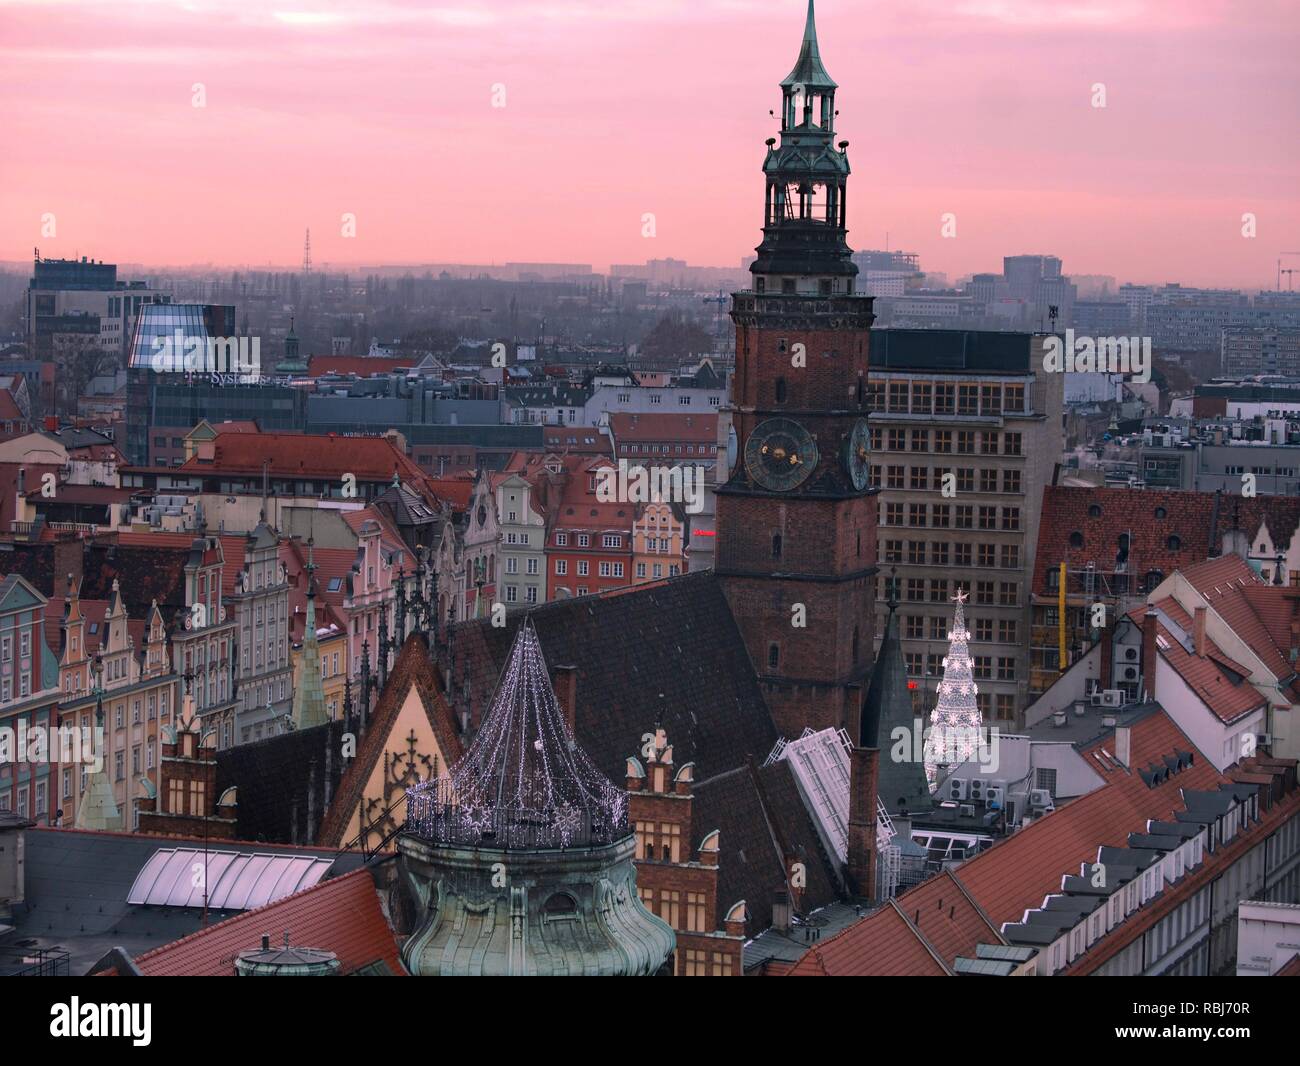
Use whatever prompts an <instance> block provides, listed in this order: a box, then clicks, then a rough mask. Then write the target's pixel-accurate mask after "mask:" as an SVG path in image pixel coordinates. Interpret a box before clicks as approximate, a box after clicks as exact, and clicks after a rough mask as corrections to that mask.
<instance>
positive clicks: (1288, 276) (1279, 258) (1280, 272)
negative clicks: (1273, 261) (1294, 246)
mask: <svg viewBox="0 0 1300 1066" xmlns="http://www.w3.org/2000/svg"><path fill="white" fill-rule="evenodd" d="M1287 255H1300V252H1278V253H1277V291H1278V292H1281V291H1282V275H1283V274H1285V275H1286V289H1287V292H1290V291H1291V275H1292V274H1295V273H1297V270H1296V269H1291V268H1288V269H1286V270H1283V269H1282V257H1283V256H1287Z"/></svg>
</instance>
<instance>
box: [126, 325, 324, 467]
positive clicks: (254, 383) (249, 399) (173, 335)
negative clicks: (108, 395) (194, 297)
mask: <svg viewBox="0 0 1300 1066" xmlns="http://www.w3.org/2000/svg"><path fill="white" fill-rule="evenodd" d="M178 337H179V338H180V341H179V342H178V340H177V338H178ZM218 340H220V341H221V342H222V343H221V344H217V343H216V342H217V341H218ZM232 340H234V341H236V342H239V341H243V342H245V343H244V345H243V347H242V348H240V347H239V345H238V343H236V346H235V349H234V350H233V351H232V350H230V349H229V348H228V346H227V344H226V343H225V342H228V341H232ZM253 340H254V338H247V337H245V338H236V337H235V309H234V307H232V306H230V305H221V304H167V305H165V306H161V305H151V306H148V307H145V308H144V309H143V311H142V312H141V314H140V316H139V318H138V319H137V321H136V328H135V333H134V335H133V337H132V341H131V345H130V348H129V351H128V355H127V385H126V455H127V459H128V461H129V462H130V463H131V464H132V465H133V466H150V465H177V466H178V465H180V463H181V461H182V453H183V438H184V436H185V434H187V433H188V432H189V431H190V430H192V429H193V428H194V427H195V426H197V425H198V424H199V422H201V421H203V420H204V419H206V420H207V421H208V422H210V423H212V424H214V425H215V424H217V423H219V422H238V421H255V422H256V423H257V425H258V427H259V428H260V429H262V430H264V431H266V432H273V431H277V430H299V431H301V430H302V429H303V427H304V425H305V423H306V392H305V391H304V390H302V389H296V388H293V387H292V386H291V385H290V384H289V381H288V379H285V378H279V377H272V376H269V375H268V374H266V373H264V372H262V371H261V370H259V371H257V372H251V373H241V372H240V370H239V367H240V365H241V364H242V365H247V364H248V363H249V362H251V361H253V360H254V356H255V355H257V356H258V358H261V359H262V360H263V364H264V365H265V364H266V362H267V361H268V360H269V358H270V356H269V353H267V355H266V356H265V357H264V358H263V357H262V356H261V354H260V345H257V346H254V344H253V343H252V341H253ZM210 341H211V342H213V343H212V344H211V345H209V342H210Z"/></svg>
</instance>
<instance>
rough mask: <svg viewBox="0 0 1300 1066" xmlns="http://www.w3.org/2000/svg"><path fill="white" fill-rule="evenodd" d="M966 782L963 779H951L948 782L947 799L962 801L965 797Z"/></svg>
mask: <svg viewBox="0 0 1300 1066" xmlns="http://www.w3.org/2000/svg"><path fill="white" fill-rule="evenodd" d="M966 788H967V782H966V779H965V778H964V777H953V778H949V780H948V798H949V799H955V800H964V799H965V798H966V796H967V790H966Z"/></svg>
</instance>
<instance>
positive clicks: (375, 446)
mask: <svg viewBox="0 0 1300 1066" xmlns="http://www.w3.org/2000/svg"><path fill="white" fill-rule="evenodd" d="M210 447H211V449H212V453H213V457H212V458H211V459H203V458H200V456H199V455H195V456H194V458H192V459H189V460H187V461H186V462H185V463H184V464H182V465H181V466H179V467H174V468H173V470H172V472H173V473H181V474H186V473H191V472H196V471H197V472H207V471H211V472H213V473H223V474H244V475H257V476H259V477H260V476H261V474H262V463H263V461H265V460H268V459H269V460H270V476H271V477H278V478H297V477H301V478H341V477H342V476H343V475H344V474H349V473H350V474H355V475H356V477H357V479H358V480H360V481H388V480H390V479H391V478H392V476H393V472H394V471H397V472H398V473H399V474H400V475H401V476H402V477H403V478H410V479H422V478H423V477H424V474H423V473H422V472H421V470H420V468H419V467H418V466H416V464H415V463H413V462H412V461H411V460H410V458H409V457H408V456H407V455H406V454H405V453H404V452H402V451H401V450H399V449H398V448H397V447H396V446H395V445H394V444H393V443H392V442H391V441H390V440H388V439H387V438H386V437H340V436H336V435H334V434H330V435H328V436H308V435H307V434H303V433H228V434H222V435H221V436H219V437H217V438H216V439H215V440H214V441H213V442H212V444H211V445H210Z"/></svg>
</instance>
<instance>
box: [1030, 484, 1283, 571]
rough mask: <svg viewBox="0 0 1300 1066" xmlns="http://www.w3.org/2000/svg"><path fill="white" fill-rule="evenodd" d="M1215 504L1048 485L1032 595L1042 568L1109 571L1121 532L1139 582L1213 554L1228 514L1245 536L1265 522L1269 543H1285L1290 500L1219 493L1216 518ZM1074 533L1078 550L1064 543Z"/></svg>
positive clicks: (1190, 497)
mask: <svg viewBox="0 0 1300 1066" xmlns="http://www.w3.org/2000/svg"><path fill="white" fill-rule="evenodd" d="M1215 507H1216V500H1215V495H1214V493H1210V492H1174V491H1164V490H1160V489H1111V488H1072V487H1067V486H1062V485H1049V486H1048V487H1047V488H1045V489H1044V490H1043V502H1042V520H1041V523H1040V525H1039V527H1038V548H1037V551H1036V553H1035V562H1034V586H1033V588H1034V591H1035V592H1037V593H1043V592H1045V591H1046V589H1047V579H1046V572H1047V570H1048V569H1050V568H1051V567H1054V566H1057V565H1059V564H1060V563H1061V562H1065V563H1067V564H1068V566H1069V568H1070V569H1075V568H1079V569H1082V568H1083V567H1084V566H1085V565H1086V564H1087V563H1089V562H1092V563H1095V564H1096V567H1097V569H1098V570H1101V571H1110V570H1114V569H1115V563H1116V555H1117V553H1118V551H1119V538H1120V537H1121V536H1123V535H1127V536H1128V537H1129V553H1128V560H1127V565H1128V572H1129V573H1130V574H1133V575H1135V577H1136V580H1139V581H1140V580H1141V579H1142V578H1143V577H1144V576H1145V575H1146V574H1147V573H1149V572H1150V571H1152V570H1159V571H1160V572H1161V573H1162V574H1164V575H1165V576H1168V575H1169V574H1172V573H1173V572H1174V571H1175V570H1180V569H1186V568H1188V567H1190V566H1192V565H1194V564H1196V563H1199V562H1203V561H1204V560H1205V559H1207V558H1209V557H1210V556H1211V555H1217V554H1218V553H1219V551H1220V550H1221V547H1222V543H1221V542H1222V539H1223V535H1224V533H1226V532H1227V531H1228V530H1230V529H1231V528H1232V524H1233V515H1234V512H1236V514H1237V516H1238V520H1239V524H1240V528H1241V529H1242V530H1243V531H1245V532H1246V535H1247V536H1248V537H1249V536H1253V535H1254V534H1255V533H1256V532H1257V531H1258V529H1259V528H1260V526H1261V525H1267V527H1268V529H1269V530H1270V533H1271V535H1272V538H1273V541H1274V543H1279V542H1280V543H1283V544H1288V543H1290V540H1291V537H1292V536H1293V534H1294V533H1295V530H1296V526H1297V525H1298V524H1300V498H1296V497H1286V496H1255V497H1251V498H1246V499H1242V498H1240V497H1228V496H1222V497H1220V498H1219V500H1218V514H1217V519H1216V514H1215ZM1161 512H1163V513H1161ZM1075 534H1078V535H1079V536H1080V537H1081V538H1082V544H1081V545H1080V546H1078V547H1074V546H1072V545H1071V543H1070V541H1071V537H1072V536H1073V535H1075ZM1171 538H1177V539H1171Z"/></svg>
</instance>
